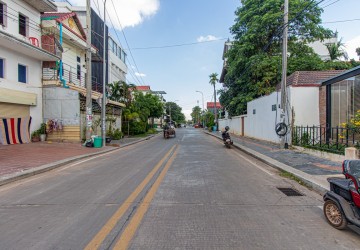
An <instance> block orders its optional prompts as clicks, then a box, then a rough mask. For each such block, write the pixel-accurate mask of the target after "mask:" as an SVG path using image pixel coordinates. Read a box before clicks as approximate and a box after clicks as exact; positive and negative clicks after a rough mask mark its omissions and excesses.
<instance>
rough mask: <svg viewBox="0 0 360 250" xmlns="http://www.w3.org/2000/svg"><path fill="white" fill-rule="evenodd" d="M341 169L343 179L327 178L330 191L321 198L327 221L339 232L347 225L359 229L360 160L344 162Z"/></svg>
mask: <svg viewBox="0 0 360 250" xmlns="http://www.w3.org/2000/svg"><path fill="white" fill-rule="evenodd" d="M342 169H343V174H344V175H345V178H340V177H331V178H328V179H327V180H328V182H329V183H330V191H328V192H327V193H326V194H325V195H324V197H323V199H324V201H325V203H324V215H325V217H326V219H327V221H328V222H329V223H330V225H331V226H333V227H334V228H336V229H340V230H341V229H344V228H346V227H347V225H348V224H352V225H355V226H357V227H360V160H345V161H344V162H343V164H342Z"/></svg>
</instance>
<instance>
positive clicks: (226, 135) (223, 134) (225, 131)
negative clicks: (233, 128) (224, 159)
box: [221, 126, 230, 142]
mask: <svg viewBox="0 0 360 250" xmlns="http://www.w3.org/2000/svg"><path fill="white" fill-rule="evenodd" d="M229 129H230V128H229V126H226V127H225V130H224V131H223V132H222V133H221V136H222V139H223V141H224V142H225V141H226V139H228V138H230V134H229Z"/></svg>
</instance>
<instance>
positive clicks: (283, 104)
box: [280, 0, 289, 149]
mask: <svg viewBox="0 0 360 250" xmlns="http://www.w3.org/2000/svg"><path fill="white" fill-rule="evenodd" d="M288 21H289V1H288V0H285V3H284V32H283V49H282V76H281V113H280V120H281V122H282V123H285V115H286V99H287V98H286V73H287V42H288ZM280 148H282V149H283V148H285V136H281V137H280Z"/></svg>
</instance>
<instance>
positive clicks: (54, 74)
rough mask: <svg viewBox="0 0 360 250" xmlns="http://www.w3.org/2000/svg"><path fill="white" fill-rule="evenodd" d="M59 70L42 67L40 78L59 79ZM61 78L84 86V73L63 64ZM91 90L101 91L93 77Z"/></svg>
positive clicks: (99, 85) (100, 86)
mask: <svg viewBox="0 0 360 250" xmlns="http://www.w3.org/2000/svg"><path fill="white" fill-rule="evenodd" d="M59 73H60V72H59V70H58V69H56V67H54V68H50V67H49V68H43V72H42V78H43V80H60V77H59ZM62 79H64V80H65V81H66V82H67V83H73V84H75V85H77V86H79V87H84V88H85V87H86V86H85V73H83V72H82V71H81V72H80V73H79V74H78V73H77V71H76V69H75V68H73V67H71V66H69V65H67V64H64V68H63V76H62ZM91 85H92V90H93V91H96V92H99V93H102V92H103V91H102V85H101V84H100V83H99V82H98V81H97V79H96V78H95V77H92V84H91Z"/></svg>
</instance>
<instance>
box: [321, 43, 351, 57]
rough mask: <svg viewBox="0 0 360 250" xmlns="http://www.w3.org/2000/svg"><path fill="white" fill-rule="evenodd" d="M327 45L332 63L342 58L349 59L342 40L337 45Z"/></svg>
mask: <svg viewBox="0 0 360 250" xmlns="http://www.w3.org/2000/svg"><path fill="white" fill-rule="evenodd" d="M325 45H326V48H327V49H328V51H329V56H330V61H337V60H340V58H342V57H343V58H345V59H346V60H347V59H348V57H347V54H346V51H345V50H344V47H345V45H344V43H343V42H342V39H340V41H338V42H337V43H328V44H325Z"/></svg>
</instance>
